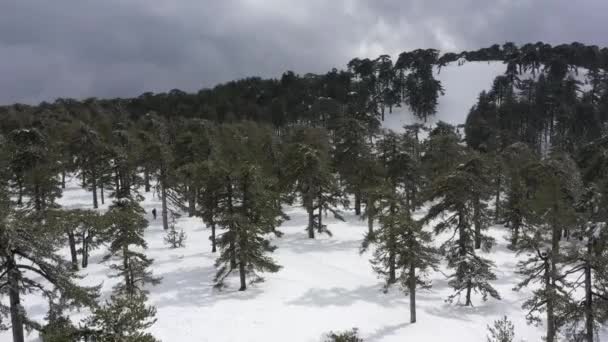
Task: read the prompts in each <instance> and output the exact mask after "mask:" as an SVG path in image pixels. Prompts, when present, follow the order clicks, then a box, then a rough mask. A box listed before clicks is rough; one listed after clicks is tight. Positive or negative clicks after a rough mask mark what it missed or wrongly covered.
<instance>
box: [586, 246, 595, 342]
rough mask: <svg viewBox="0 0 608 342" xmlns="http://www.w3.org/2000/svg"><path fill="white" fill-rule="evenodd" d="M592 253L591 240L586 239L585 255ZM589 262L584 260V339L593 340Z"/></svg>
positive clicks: (591, 341) (588, 255) (590, 341)
mask: <svg viewBox="0 0 608 342" xmlns="http://www.w3.org/2000/svg"><path fill="white" fill-rule="evenodd" d="M592 253H593V240H592V239H589V240H588V241H587V257H588V258H591V255H592ZM591 281H592V280H591V263H590V262H589V260H586V261H585V340H586V341H587V342H593V323H594V320H595V319H594V317H593V292H592V287H591Z"/></svg>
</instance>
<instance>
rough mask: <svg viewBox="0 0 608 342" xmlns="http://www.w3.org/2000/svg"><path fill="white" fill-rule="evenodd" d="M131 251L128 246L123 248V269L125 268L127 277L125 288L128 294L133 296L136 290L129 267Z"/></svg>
mask: <svg viewBox="0 0 608 342" xmlns="http://www.w3.org/2000/svg"><path fill="white" fill-rule="evenodd" d="M127 255H129V249H128V247H127V246H123V247H122V267H123V268H124V276H125V287H126V290H127V293H128V294H133V293H134V292H135V291H134V290H135V289H134V288H133V286H132V285H133V284H132V282H131V273H130V270H129V269H130V267H129V257H128V256H127Z"/></svg>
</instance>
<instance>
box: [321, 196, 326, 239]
mask: <svg viewBox="0 0 608 342" xmlns="http://www.w3.org/2000/svg"><path fill="white" fill-rule="evenodd" d="M325 214H327V212H325ZM321 229H323V206H322V204H321V197H319V232H320V231H321Z"/></svg>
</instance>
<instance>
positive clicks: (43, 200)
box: [8, 128, 61, 211]
mask: <svg viewBox="0 0 608 342" xmlns="http://www.w3.org/2000/svg"><path fill="white" fill-rule="evenodd" d="M8 149H9V156H10V157H9V158H10V159H9V160H10V163H9V167H10V170H11V172H12V179H11V180H12V184H13V188H14V190H13V192H14V193H15V194H16V196H17V203H18V204H22V200H23V198H24V197H25V198H26V199H27V202H26V203H23V204H25V205H26V207H27V208H28V209H32V210H36V211H41V210H44V209H46V208H51V207H53V206H54V201H55V199H56V198H57V197H60V196H61V186H60V182H59V179H58V177H57V175H58V174H59V164H58V163H57V160H56V159H55V156H54V151H53V150H52V149H51V147H50V146H49V141H48V139H47V137H46V136H45V135H44V134H43V133H42V132H40V131H39V130H38V129H36V128H30V129H19V130H15V131H12V132H11V133H10V135H9V141H8Z"/></svg>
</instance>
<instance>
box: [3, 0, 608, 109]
mask: <svg viewBox="0 0 608 342" xmlns="http://www.w3.org/2000/svg"><path fill="white" fill-rule="evenodd" d="M607 10H608V3H606V2H605V1H603V0H593V1H591V0H589V1H577V2H574V1H570V0H536V1H534V0H496V1H483V0H461V1H439V0H409V1H405V0H374V1H372V0H332V1H326V0H307V1H301V0H300V1H292V0H223V1H212V0H104V1H99V0H79V1H68V0H54V1H47V0H5V1H2V2H1V3H0V56H1V57H0V103H1V104H6V103H12V102H26V103H35V102H38V101H42V100H53V99H54V98H56V97H75V98H83V97H89V96H96V97H116V96H122V97H126V96H137V95H139V94H141V93H143V92H144V91H155V92H157V91H167V90H170V89H172V88H179V89H183V90H187V91H195V90H198V89H200V88H202V87H209V86H213V85H214V84H217V83H218V82H225V81H228V80H231V79H235V78H240V77H245V76H255V75H257V76H264V77H279V76H280V75H281V73H282V72H284V71H285V70H294V71H296V72H298V73H306V72H324V71H327V70H329V69H330V68H332V67H343V66H344V65H345V64H346V63H347V62H348V61H349V60H350V59H351V58H353V57H356V56H362V57H375V56H377V55H379V54H381V53H388V54H392V55H396V54H398V53H399V52H401V51H404V50H409V49H414V48H427V47H433V48H439V49H444V50H457V51H459V50H463V49H474V48H479V47H484V46H488V45H491V44H493V43H503V42H505V41H515V42H520V43H524V42H529V41H532V42H535V41H538V40H543V41H547V42H550V43H561V42H571V41H574V40H576V41H581V42H584V43H589V44H598V45H606V43H608V42H607V40H608V32H607V28H606V26H605V25H604V19H603V17H602V14H603V13H606V11H607Z"/></svg>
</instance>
